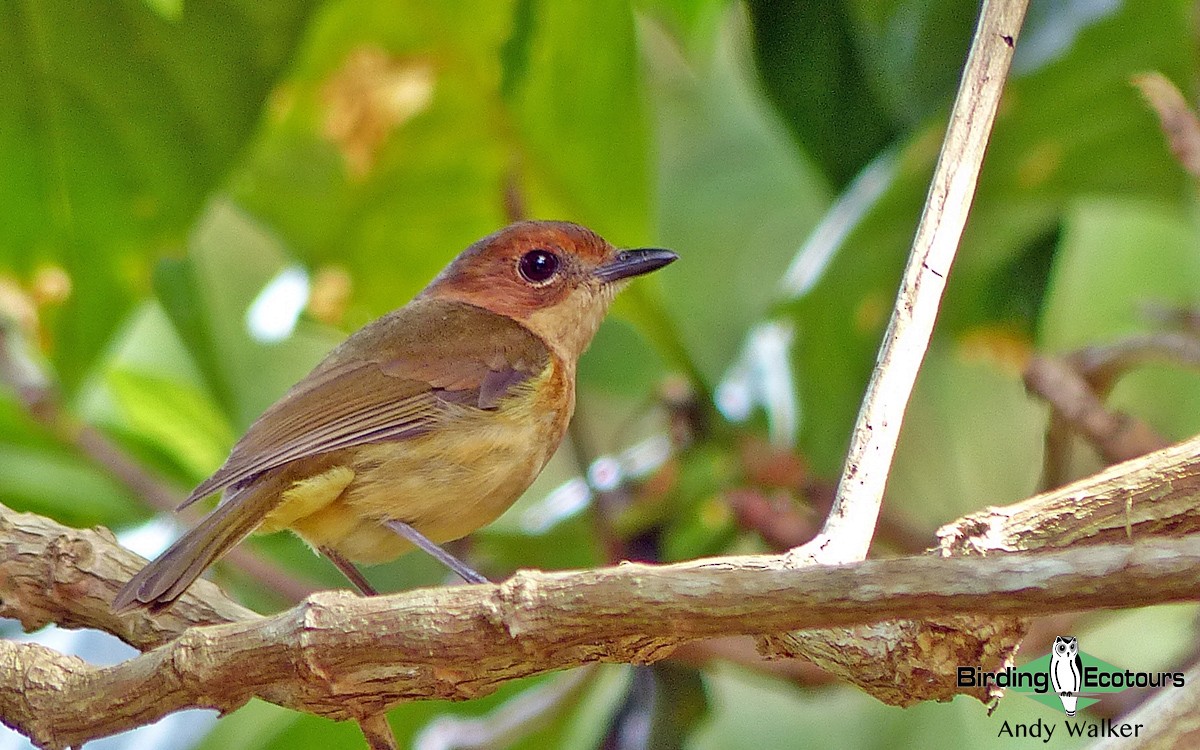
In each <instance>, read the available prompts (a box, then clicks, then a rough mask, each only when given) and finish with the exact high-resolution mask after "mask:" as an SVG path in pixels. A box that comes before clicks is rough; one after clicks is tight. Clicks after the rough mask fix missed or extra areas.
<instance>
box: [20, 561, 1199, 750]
mask: <svg viewBox="0 0 1200 750" xmlns="http://www.w3.org/2000/svg"><path fill="white" fill-rule="evenodd" d="M1195 599H1200V538H1187V539H1180V540H1151V541H1146V542H1139V543H1137V544H1133V545H1101V546H1096V547H1091V548H1089V549H1072V550H1065V551H1060V552H1056V553H1054V554H1053V555H1046V554H1039V553H1012V554H1008V555H1001V556H993V557H987V558H981V557H972V558H968V557H964V558H952V559H948V560H939V559H936V558H933V557H915V558H898V559H895V560H886V561H867V562H862V563H856V564H852V565H846V566H839V567H829V568H820V569H818V568H805V569H789V568H787V567H786V565H785V562H784V560H783V559H782V558H781V557H766V556H763V557H730V558H713V559H709V560H700V561H695V562H689V563H682V564H677V565H666V566H649V565H640V564H628V565H621V566H617V567H615V568H605V569H599V570H591V571H581V572H573V573H541V572H531V571H522V572H519V573H518V574H516V575H515V576H513V578H511V579H510V580H509V581H507V582H505V583H504V584H501V585H486V586H458V587H451V588H437V589H423V590H418V591H412V592H408V593H405V594H398V595H391V596H381V597H371V598H360V597H358V596H356V595H354V594H351V593H349V592H342V591H337V592H325V593H320V594H314V595H312V596H311V597H309V598H308V599H307V600H306V601H305V602H303V603H302V604H300V605H298V606H296V607H294V608H292V609H290V610H287V611H285V612H282V613H280V614H278V615H275V616H272V617H267V618H259V619H254V620H248V621H242V622H234V623H229V624H225V625H210V626H204V627H197V628H192V629H189V630H187V631H186V632H185V633H184V634H183V635H181V636H180V637H179V638H177V639H175V640H173V641H171V642H169V643H167V644H165V645H163V646H160V647H158V648H156V649H154V650H152V651H149V652H147V653H144V654H142V655H141V656H138V657H135V658H133V659H131V660H129V661H127V662H124V663H122V664H118V665H116V666H112V667H104V668H97V667H91V666H88V665H87V664H85V663H83V662H82V661H81V660H79V659H77V658H75V657H69V656H63V655H61V654H58V653H57V652H54V651H52V650H50V649H47V648H45V647H43V646H40V645H37V644H31V643H20V644H18V643H13V642H7V641H0V673H3V675H4V679H3V680H2V681H0V715H3V716H4V717H5V722H6V723H9V724H11V725H12V726H15V727H16V728H17V729H18V730H20V731H22V732H24V733H26V734H28V735H29V736H31V737H32V738H34V739H35V741H36V742H37V743H38V744H39V745H41V746H43V747H50V748H65V747H67V746H71V745H78V744H80V743H82V742H84V741H86V740H89V739H94V738H96V737H98V736H104V735H108V734H112V733H115V732H119V731H123V730H126V729H129V728H132V727H135V726H139V725H142V724H145V723H148V722H151V721H154V720H156V719H158V718H160V717H162V716H165V715H166V714H168V713H171V712H173V711H178V710H181V709H184V708H192V707H208V708H217V709H219V710H221V711H223V712H227V711H231V710H233V709H235V708H237V707H239V706H241V705H242V704H244V703H245V702H246V701H248V700H249V699H250V698H251V697H254V696H259V697H262V698H264V699H266V700H269V701H271V702H273V703H277V704H279V705H283V706H288V707H291V708H294V709H297V710H303V711H308V712H311V713H315V714H319V715H322V716H327V717H330V718H334V719H364V718H369V717H373V716H376V715H378V714H379V713H381V712H382V711H384V710H386V709H387V708H389V707H391V706H394V705H396V704H399V703H402V702H406V701H411V700H417V699H430V698H438V699H452V700H454V699H457V700H461V699H466V698H474V697H478V696H480V695H484V694H487V693H489V692H491V691H492V690H494V689H495V688H496V687H497V686H498V685H500V684H501V683H503V682H506V681H508V680H511V679H515V678H517V677H523V676H527V675H532V674H539V673H543V672H548V671H552V670H556V669H562V668H565V667H571V666H579V665H582V664H588V663H591V662H596V661H605V662H630V663H647V662H652V661H655V660H657V659H660V658H662V657H664V656H666V655H667V654H669V653H670V651H671V649H672V648H673V647H674V646H676V645H678V644H680V643H684V642H687V641H690V640H694V639H697V638H704V637H709V636H714V635H725V634H731V633H745V634H754V633H770V632H780V631H784V630H792V629H803V628H811V627H817V626H829V625H855V624H864V623H869V622H874V621H878V620H881V619H885V618H888V617H894V616H895V613H897V612H905V613H907V614H909V615H910V616H913V617H922V616H934V615H936V616H945V615H946V614H967V613H970V614H973V615H979V614H983V615H1032V614H1039V613H1043V612H1048V611H1053V612H1061V611H1069V610H1079V609H1094V608H1115V607H1136V606H1144V605H1148V604H1158V603H1162V602H1169V601H1184V600H1195Z"/></svg>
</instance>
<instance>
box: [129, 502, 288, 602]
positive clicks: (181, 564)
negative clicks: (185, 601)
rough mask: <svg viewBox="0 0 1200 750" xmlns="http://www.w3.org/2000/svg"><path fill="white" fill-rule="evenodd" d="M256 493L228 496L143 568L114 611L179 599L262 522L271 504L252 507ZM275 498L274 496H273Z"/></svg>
mask: <svg viewBox="0 0 1200 750" xmlns="http://www.w3.org/2000/svg"><path fill="white" fill-rule="evenodd" d="M255 499H256V498H254V497H253V496H241V497H228V498H226V500H225V502H223V503H221V505H219V506H217V508H216V509H215V510H213V512H211V513H209V514H208V515H207V516H205V517H204V520H202V521H201V522H200V523H199V524H197V525H196V527H195V528H193V529H191V530H190V531H188V532H187V533H186V534H184V535H183V536H181V537H180V538H179V539H177V540H176V541H175V543H174V544H172V545H171V546H170V547H168V548H167V551H166V552H163V553H162V554H161V555H159V556H158V558H156V559H155V560H154V561H153V562H150V563H148V564H147V565H146V567H144V568H142V569H141V570H140V571H138V573H137V574H136V575H134V577H133V578H131V579H129V582H128V583H126V584H125V585H124V586H122V587H121V590H120V591H118V592H117V595H116V597H114V598H113V602H112V611H113V612H116V613H118V614H119V613H121V612H128V611H131V610H134V609H137V608H140V607H146V608H149V609H153V610H158V609H163V608H165V607H168V606H170V605H171V603H172V602H174V601H175V600H176V599H178V598H179V597H180V596H181V595H182V594H183V592H184V591H187V588H188V587H189V586H191V585H192V582H193V581H195V580H196V579H197V578H199V577H200V574H201V573H203V572H204V571H205V569H206V568H208V566H209V565H212V564H213V563H214V562H216V560H217V558H219V557H221V555H223V554H225V553H226V552H228V551H229V549H230V548H231V547H233V546H234V545H235V544H237V543H238V542H240V541H241V540H243V539H245V538H246V537H247V536H248V535H249V534H250V532H251V531H253V530H254V529H255V527H257V526H258V525H259V523H261V522H262V517H263V514H264V513H265V512H266V510H267V508H263V509H258V508H249V507H246V506H247V504H248V503H253V502H254V500H255ZM271 499H272V500H274V498H271Z"/></svg>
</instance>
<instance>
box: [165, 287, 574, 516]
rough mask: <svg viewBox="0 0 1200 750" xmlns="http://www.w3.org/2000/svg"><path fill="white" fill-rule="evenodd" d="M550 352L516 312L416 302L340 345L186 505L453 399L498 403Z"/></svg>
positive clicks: (416, 430) (428, 419)
mask: <svg viewBox="0 0 1200 750" xmlns="http://www.w3.org/2000/svg"><path fill="white" fill-rule="evenodd" d="M480 330H484V331H487V332H488V334H489V335H488V336H487V337H486V338H481V337H480V336H479V335H478V333H479V331H480ZM549 356H550V355H549V351H548V350H547V348H546V346H545V345H544V344H543V343H542V342H541V341H540V340H539V339H538V338H537V337H536V336H534V335H533V334H532V333H530V332H529V331H528V330H527V329H526V328H524V327H523V326H521V325H520V324H518V323H516V322H515V321H512V320H510V319H508V318H504V317H501V316H498V315H495V314H494V313H491V312H488V311H486V310H483V309H481V308H477V307H473V306H471V305H466V304H463V303H459V302H442V301H437V300H418V301H416V302H413V303H410V304H409V305H408V306H406V307H404V308H401V309H400V310H397V311H396V312H394V313H392V314H391V315H388V316H385V317H384V318H380V319H379V320H377V321H375V322H374V323H372V324H371V325H369V326H367V327H366V328H364V329H362V330H360V331H359V332H357V333H355V334H354V335H353V336H351V337H350V339H347V341H346V342H345V343H344V344H342V345H341V346H339V347H338V348H337V349H335V350H334V351H333V352H331V353H330V354H329V356H328V357H327V358H326V359H325V360H324V361H323V362H322V363H321V364H320V365H318V366H317V368H316V369H315V370H313V372H312V373H311V374H310V375H309V376H308V377H306V378H305V379H304V380H302V381H301V382H300V383H298V384H297V385H296V386H294V387H293V388H292V389H291V390H290V391H289V392H288V393H287V394H286V395H285V396H284V397H283V398H282V399H280V400H279V401H278V402H276V403H275V404H274V405H273V406H271V407H270V408H269V409H267V411H266V412H264V413H263V415H262V416H261V417H259V418H258V420H257V421H255V422H254V424H253V425H251V426H250V428H249V430H247V432H246V434H245V436H244V437H242V439H241V440H239V441H238V443H237V444H236V445H235V446H234V447H233V450H232V452H231V453H230V455H229V458H228V459H227V460H226V461H225V464H224V465H223V466H221V468H220V469H218V470H217V471H216V473H214V474H213V475H212V476H211V477H209V478H208V479H206V480H205V481H204V482H201V483H200V485H199V486H197V487H196V489H194V490H193V491H192V493H191V494H190V495H188V497H187V499H186V500H185V501H184V503H183V505H189V504H191V503H193V502H195V501H197V500H199V499H201V498H203V497H207V496H208V495H211V494H212V493H214V492H216V491H218V490H221V489H224V488H227V487H233V486H237V485H239V484H241V483H244V482H247V481H250V480H252V479H253V478H254V477H256V476H258V475H259V474H262V473H263V472H265V471H270V470H271V469H274V468H278V467H280V466H283V465H284V464H287V463H289V462H291V461H295V460H298V459H301V458H306V457H309V456H315V455H318V454H321V453H328V452H330V451H335V450H340V449H343V448H349V447H352V446H355V445H362V444H365V443H374V442H382V441H388V440H403V439H406V438H410V437H413V436H416V435H419V434H421V433H423V432H425V431H427V430H428V429H430V428H431V427H432V426H433V425H435V424H436V423H437V421H438V420H439V419H440V418H441V417H442V415H443V414H444V413H445V410H446V407H447V405H448V404H451V403H455V404H466V405H468V406H471V407H474V408H479V409H493V408H495V407H496V405H497V403H498V401H499V400H500V399H501V398H503V396H504V395H506V394H508V393H510V392H511V391H512V389H513V388H515V387H516V386H518V385H519V384H520V383H522V382H524V381H525V380H527V379H529V378H530V377H533V376H534V375H536V374H538V373H540V372H541V371H542V370H543V369H545V367H546V365H547V363H548V362H549ZM180 507H183V506H180Z"/></svg>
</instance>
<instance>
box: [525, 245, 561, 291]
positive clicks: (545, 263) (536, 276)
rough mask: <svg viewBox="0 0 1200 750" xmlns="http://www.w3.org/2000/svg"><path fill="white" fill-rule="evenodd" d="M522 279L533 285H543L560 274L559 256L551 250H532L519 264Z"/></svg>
mask: <svg viewBox="0 0 1200 750" xmlns="http://www.w3.org/2000/svg"><path fill="white" fill-rule="evenodd" d="M517 270H518V271H520V272H521V277H522V278H523V279H525V280H526V281H528V282H529V283H531V284H542V283H545V282H547V281H549V280H550V279H551V278H552V277H553V276H554V274H556V273H558V256H557V255H555V254H554V253H552V252H550V251H549V250H530V251H529V252H527V253H525V254H524V255H522V256H521V260H520V261H518V262H517Z"/></svg>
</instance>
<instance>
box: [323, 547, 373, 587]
mask: <svg viewBox="0 0 1200 750" xmlns="http://www.w3.org/2000/svg"><path fill="white" fill-rule="evenodd" d="M319 549H320V551H321V554H322V555H325V557H327V558H329V562H331V563H333V564H334V565H335V566H337V569H338V570H340V571H342V575H344V576H346V578H348V579H349V580H350V583H353V584H354V586H355V588H357V589H358V590H359V591H360V592H362V594H363V596H379V592H378V591H376V590H375V587H374V586H372V585H371V582H370V581H368V580H367V577H366V576H364V575H363V574H362V571H361V570H359V569H358V568H356V567H354V563H352V562H350V561H349V560H347V559H346V558H345V556H343V555H342V553H341V552H338V551H337V550H335V549H334V548H332V547H320V548H319Z"/></svg>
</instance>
